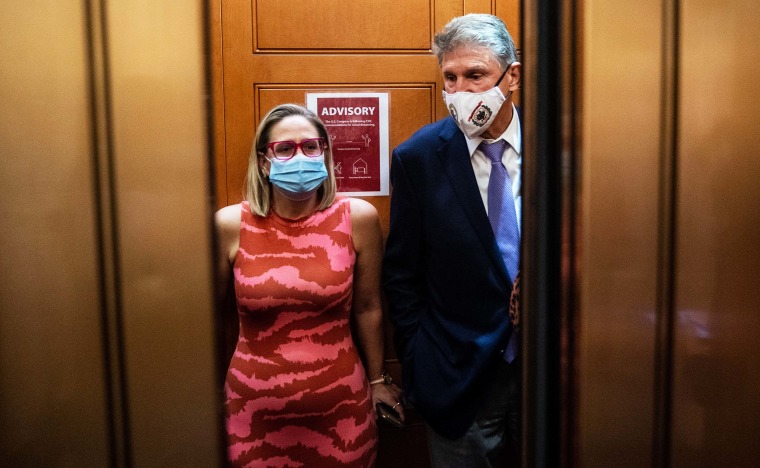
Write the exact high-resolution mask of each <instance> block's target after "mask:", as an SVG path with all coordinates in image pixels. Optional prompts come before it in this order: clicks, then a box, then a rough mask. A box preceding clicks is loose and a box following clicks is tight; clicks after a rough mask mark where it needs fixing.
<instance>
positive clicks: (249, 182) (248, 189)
mask: <svg viewBox="0 0 760 468" xmlns="http://www.w3.org/2000/svg"><path fill="white" fill-rule="evenodd" d="M291 116H301V117H303V118H305V119H306V120H308V121H309V122H311V124H312V125H313V126H314V128H315V129H317V132H319V136H320V137H322V138H324V140H325V142H326V144H325V167H326V168H327V179H325V181H324V182H322V185H321V186H320V187H319V188H318V189H317V196H318V197H319V202H318V204H317V210H324V209H325V208H328V207H329V206H330V205H332V204H333V202H334V201H335V194H336V192H337V183H336V182H335V172H334V171H333V157H332V148H331V145H330V135H328V133H327V128H325V124H324V123H322V121H321V120H320V119H319V117H317V114H315V113H314V112H312V111H310V110H309V109H307V108H305V107H303V106H299V105H298V104H281V105H279V106H277V107H275V108H274V109H272V110H270V111H269V113H268V114H267V115H266V116H265V117H264V118H263V119H262V120H261V123H260V124H259V128H258V129H257V130H256V138H254V140H253V147H252V148H251V154H250V155H249V157H248V175H247V177H246V181H245V198H246V200H248V204H249V205H250V207H251V213H253V214H255V215H259V216H268V215H269V211H270V209H271V208H272V184H271V183H270V182H269V178H268V177H266V176H265V175H264V174H263V173H262V172H261V164H260V162H261V158H264V157H266V152H267V145H268V144H269V139H270V134H271V132H272V127H274V126H275V125H276V124H278V123H279V122H280V121H282V120H283V119H285V118H286V117H291Z"/></svg>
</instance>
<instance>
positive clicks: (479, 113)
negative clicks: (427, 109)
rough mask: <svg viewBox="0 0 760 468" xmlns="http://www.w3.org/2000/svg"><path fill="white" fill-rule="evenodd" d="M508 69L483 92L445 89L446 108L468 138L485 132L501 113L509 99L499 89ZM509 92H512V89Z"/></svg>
mask: <svg viewBox="0 0 760 468" xmlns="http://www.w3.org/2000/svg"><path fill="white" fill-rule="evenodd" d="M507 70H509V67H507ZM507 70H504V73H502V75H501V77H500V78H499V81H497V82H496V84H495V85H494V87H493V88H491V89H489V90H488V91H485V92H482V93H471V92H468V91H459V92H456V93H453V94H449V93H447V92H446V91H443V101H444V102H445V103H446V108H447V109H448V110H449V113H450V114H451V116H452V117H453V118H454V121H455V122H456V123H457V126H458V127H459V129H460V130H462V133H464V134H465V135H466V136H467V138H469V139H473V138H475V137H476V136H478V135H480V134H481V133H483V132H485V131H486V130H487V129H488V127H490V126H491V123H492V122H493V120H494V119H495V118H496V114H498V113H499V109H501V106H502V104H504V101H506V100H507V98H506V97H504V94H503V93H502V92H501V90H500V89H499V83H501V80H502V79H503V78H504V75H506V74H507ZM509 94H512V92H511V91H510V92H509ZM509 94H508V95H507V97H508V96H509Z"/></svg>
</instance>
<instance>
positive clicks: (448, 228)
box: [383, 14, 522, 468]
mask: <svg viewBox="0 0 760 468" xmlns="http://www.w3.org/2000/svg"><path fill="white" fill-rule="evenodd" d="M434 51H435V53H436V56H437V57H438V62H439V65H440V67H441V72H442V74H443V81H444V93H443V95H444V100H445V102H446V105H447V108H448V109H449V112H450V113H451V116H449V117H446V118H445V119H443V120H440V121H438V122H435V123H433V124H430V125H427V126H425V127H423V128H422V129H421V130H419V131H418V132H416V133H415V134H414V135H412V137H411V138H409V140H407V141H406V142H404V143H402V144H401V145H400V146H399V147H398V148H396V149H395V150H394V152H393V160H392V166H391V182H392V184H393V195H392V198H391V210H390V232H389V235H388V241H387V246H386V253H385V259H384V267H383V285H384V289H385V293H386V295H387V298H388V304H389V315H390V319H391V321H392V323H393V324H394V326H395V337H394V339H395V344H396V348H397V354H398V357H399V359H400V360H401V363H402V366H403V384H404V390H405V393H406V395H407V397H408V399H409V400H410V401H411V402H412V404H413V405H414V406H415V407H416V408H417V409H418V411H419V413H420V414H421V415H422V416H423V418H424V419H425V421H426V423H427V425H428V431H427V432H428V441H429V445H430V454H431V462H432V464H433V466H435V467H458V468H459V467H470V466H472V467H475V466H477V467H481V466H494V464H495V463H497V462H496V460H498V459H499V458H500V457H501V456H502V455H501V451H502V449H503V446H504V445H505V444H513V446H516V445H517V443H518V441H519V435H518V430H519V402H520V395H519V379H520V366H519V359H515V354H516V351H517V338H518V335H517V334H516V333H515V332H514V331H513V329H514V328H515V325H516V324H513V323H512V322H514V320H513V321H512V322H511V321H510V317H509V299H510V294H511V293H512V287H513V284H514V281H515V279H516V276H517V269H518V261H519V259H518V256H519V219H520V164H521V156H520V152H521V149H522V144H521V134H520V120H519V116H518V113H517V111H516V109H515V107H514V105H513V104H512V100H511V96H512V92H513V91H515V90H517V89H518V88H519V85H520V64H519V63H518V62H517V56H516V51H515V46H514V42H513V41H512V38H511V37H510V35H509V33H508V32H507V29H506V27H505V26H504V23H503V22H502V21H501V20H500V19H499V18H497V17H495V16H492V15H483V14H471V15H465V16H462V17H458V18H455V19H453V20H452V21H451V22H449V23H448V24H447V25H446V26H445V27H444V28H443V30H442V31H441V32H440V33H439V34H437V35H436V37H435V41H434ZM483 142H485V143H494V145H493V146H490V147H489V146H483V145H481V143H483ZM503 142H506V143H507V144H505V143H503ZM486 153H488V155H487V154H486ZM489 155H490V156H489ZM489 158H490V159H489Z"/></svg>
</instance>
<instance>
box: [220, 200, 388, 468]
mask: <svg viewBox="0 0 760 468" xmlns="http://www.w3.org/2000/svg"><path fill="white" fill-rule="evenodd" d="M355 259H356V254H355V252H354V247H353V239H352V237H351V216H350V208H349V200H348V199H347V198H340V199H337V200H336V202H335V203H334V204H333V205H332V206H331V207H330V208H328V209H326V210H324V211H318V212H316V213H314V214H312V215H310V216H309V217H307V218H302V219H299V220H295V221H293V220H287V219H284V218H281V217H279V216H277V215H276V214H274V213H272V214H271V215H270V216H268V217H266V218H263V217H260V216H256V215H253V214H251V212H250V209H249V208H248V203H247V202H244V203H243V204H242V220H241V224H240V247H239V249H238V253H237V256H236V258H235V263H234V276H235V292H236V296H237V304H238V314H239V317H240V335H239V337H238V343H237V348H236V350H235V354H234V355H233V357H232V360H231V362H230V366H229V369H228V371H227V380H226V383H225V393H226V403H225V410H226V418H227V435H228V447H227V448H228V456H229V458H230V460H231V462H232V464H233V465H234V466H251V467H260V466H262V467H263V466H293V467H296V466H302V467H339V466H340V467H343V466H345V467H367V466H373V465H374V462H375V457H376V453H377V427H376V424H375V417H374V411H373V408H372V397H371V393H370V389H369V383H368V381H367V378H366V376H365V372H364V367H363V366H362V363H361V361H360V359H359V354H358V351H357V349H356V346H355V345H354V343H353V341H352V339H351V331H350V325H349V316H350V313H351V299H352V291H353V272H354V262H355Z"/></svg>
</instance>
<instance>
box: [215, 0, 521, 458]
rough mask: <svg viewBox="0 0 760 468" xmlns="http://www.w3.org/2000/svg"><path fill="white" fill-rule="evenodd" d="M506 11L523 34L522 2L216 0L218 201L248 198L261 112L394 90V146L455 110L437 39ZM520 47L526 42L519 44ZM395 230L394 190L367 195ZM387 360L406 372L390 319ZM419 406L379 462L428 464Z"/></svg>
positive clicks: (385, 434)
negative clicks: (318, 95)
mask: <svg viewBox="0 0 760 468" xmlns="http://www.w3.org/2000/svg"><path fill="white" fill-rule="evenodd" d="M476 12H477V13H493V14H496V15H498V16H500V17H501V18H502V19H503V20H504V21H505V23H506V24H507V27H508V28H509V29H510V32H511V33H512V35H513V37H514V38H515V40H516V41H519V31H520V29H519V17H520V15H519V1H518V0H509V1H505V0H500V1H493V0H480V1H464V0H458V1H457V0H406V1H404V2H402V3H399V2H398V1H396V0H356V1H352V2H343V1H338V0H309V1H301V2H298V3H296V2H283V1H281V0H214V1H212V9H211V15H210V19H211V22H212V29H211V31H212V48H213V64H214V66H213V78H214V83H213V84H214V92H215V96H214V116H215V136H214V141H215V145H216V160H215V169H216V194H217V200H216V201H217V206H218V207H222V206H225V205H228V204H233V203H237V202H239V201H240V200H242V198H243V195H242V187H243V183H244V180H245V174H246V170H247V165H248V155H249V152H250V149H251V144H252V141H253V136H254V134H255V129H256V126H257V125H258V123H259V120H260V119H261V118H262V117H263V116H264V115H265V114H266V112H267V111H268V110H269V109H271V108H272V107H274V106H275V105H277V104H280V103H284V102H295V103H301V104H304V103H305V102H306V93H314V92H380V93H388V96H389V139H390V141H389V147H390V148H391V149H393V148H395V147H396V146H397V145H398V144H400V143H401V142H402V141H404V140H405V139H407V138H408V137H409V136H410V135H411V134H412V133H413V132H414V131H415V130H417V129H419V128H420V127H422V126H423V125H426V124H428V123H431V122H434V121H435V120H437V119H439V118H441V117H443V116H444V115H445V113H446V110H445V108H444V106H443V105H442V104H443V101H442V99H441V89H442V81H441V78H440V72H439V68H438V63H437V61H436V58H435V56H434V55H433V53H432V51H431V44H432V38H433V36H434V35H435V33H436V32H437V31H439V30H440V29H441V28H442V27H443V25H444V24H446V22H448V21H449V20H450V19H451V18H453V17H455V16H458V15H461V14H464V13H476ZM518 46H519V43H518ZM366 199H367V200H368V201H369V202H370V203H372V204H373V205H374V206H375V207H376V208H377V210H378V212H379V213H380V218H381V223H382V228H383V232H384V234H387V231H388V218H389V204H390V197H388V196H382V197H380V196H378V197H367V198H366ZM385 328H386V368H387V369H388V371H389V372H390V374H391V375H392V376H393V378H394V379H400V377H401V376H400V374H401V372H400V367H399V363H398V361H397V360H396V359H395V356H394V352H393V348H392V345H391V336H392V327H391V326H390V325H389V324H388V323H387V321H386V327H385ZM427 459H428V456H427V447H426V443H425V438H424V426H423V424H422V421H421V420H420V418H419V416H418V415H416V414H415V413H414V411H413V410H412V411H410V412H409V418H408V424H407V427H406V428H405V429H403V430H397V429H391V428H382V427H381V434H380V455H379V464H380V466H414V467H423V466H427V463H428V461H427Z"/></svg>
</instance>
